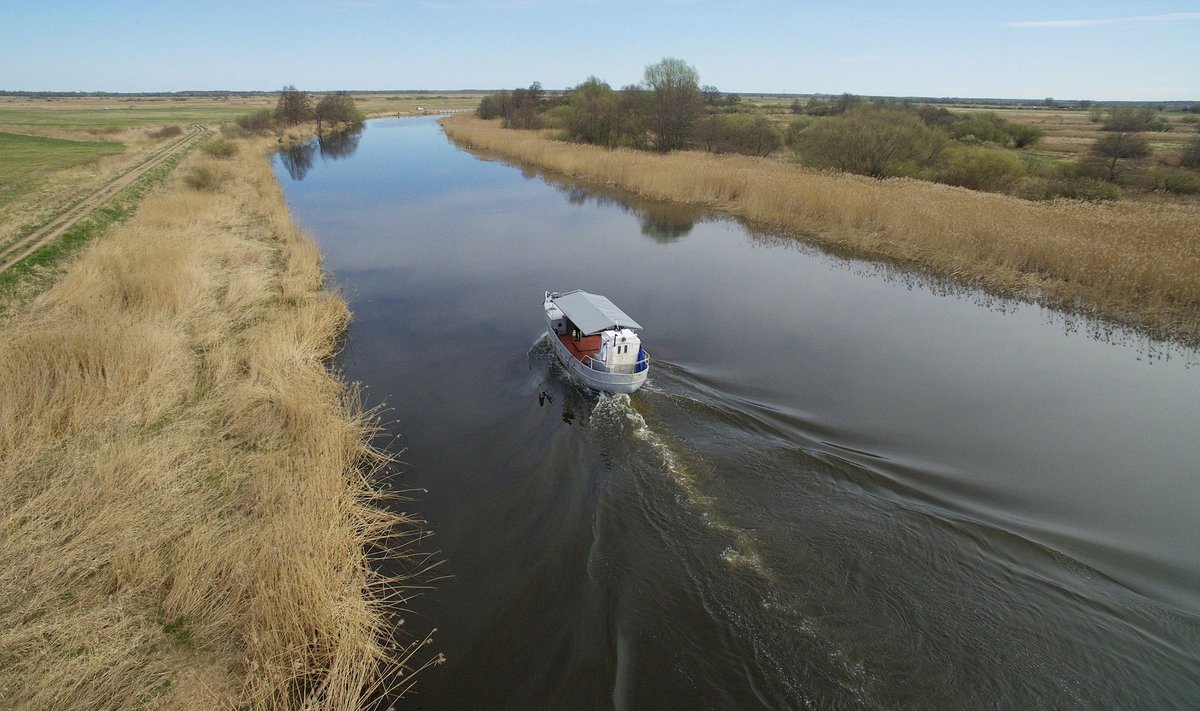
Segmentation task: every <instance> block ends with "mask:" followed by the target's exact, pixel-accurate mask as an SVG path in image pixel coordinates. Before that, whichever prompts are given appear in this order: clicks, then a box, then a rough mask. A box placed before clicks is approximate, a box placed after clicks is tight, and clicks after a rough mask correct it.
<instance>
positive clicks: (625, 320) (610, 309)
mask: <svg viewBox="0 0 1200 711" xmlns="http://www.w3.org/2000/svg"><path fill="white" fill-rule="evenodd" d="M551 300H552V301H553V302H554V305H555V306H557V307H558V308H559V309H560V310H561V311H562V312H563V314H565V315H566V317H567V318H569V319H571V323H573V324H575V327H576V328H578V329H579V330H580V331H582V332H583V334H584V335H585V336H591V335H594V334H597V333H600V332H601V331H607V330H608V329H610V328H641V327H642V326H641V324H639V323H638V322H637V321H634V320H633V319H631V318H629V315H628V314H626V313H625V312H624V311H622V310H621V309H619V308H617V307H616V305H615V304H613V302H611V301H609V300H608V299H606V298H605V297H603V296H600V295H599V294H589V293H587V292H586V291H570V292H567V293H566V294H563V295H562V296H556V297H554V298H553V299H551Z"/></svg>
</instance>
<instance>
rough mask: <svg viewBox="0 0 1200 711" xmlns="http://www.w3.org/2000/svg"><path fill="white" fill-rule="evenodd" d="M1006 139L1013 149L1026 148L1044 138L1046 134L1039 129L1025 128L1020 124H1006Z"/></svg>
mask: <svg viewBox="0 0 1200 711" xmlns="http://www.w3.org/2000/svg"><path fill="white" fill-rule="evenodd" d="M1007 131H1008V137H1009V140H1011V141H1012V147H1013V148H1028V147H1029V146H1032V145H1034V144H1035V143H1037V142H1038V141H1040V140H1042V138H1044V137H1045V135H1046V132H1045V131H1043V130H1041V129H1040V128H1034V127H1033V126H1026V125H1025V124H1021V123H1010V124H1008V129H1007Z"/></svg>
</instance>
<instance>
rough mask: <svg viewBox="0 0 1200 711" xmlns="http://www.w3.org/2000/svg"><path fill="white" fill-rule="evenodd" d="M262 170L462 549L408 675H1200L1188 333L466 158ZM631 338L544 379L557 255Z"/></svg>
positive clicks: (331, 149)
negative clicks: (623, 321) (545, 302)
mask: <svg viewBox="0 0 1200 711" xmlns="http://www.w3.org/2000/svg"><path fill="white" fill-rule="evenodd" d="M276 165H277V171H278V174H279V176H280V180H281V182H282V183H283V186H284V190H285V193H286V194H287V198H288V200H289V203H290V204H291V206H292V209H293V211H294V213H295V214H296V215H297V216H298V219H299V220H300V222H301V223H302V225H303V226H304V227H305V228H306V229H307V230H308V231H309V232H311V233H312V234H313V235H314V236H315V237H316V239H317V240H318V241H319V243H320V245H321V249H322V251H323V253H324V254H325V256H326V266H327V268H328V269H330V270H331V271H332V273H333V275H334V278H335V281H336V282H337V284H338V285H339V287H340V288H341V289H342V291H343V292H344V293H345V294H346V296H347V297H348V298H349V300H350V303H351V308H352V309H353V310H354V313H355V321H354V323H353V324H352V326H351V329H350V334H349V339H348V345H347V349H346V352H345V354H344V356H343V359H342V366H343V367H344V369H345V373H346V376H347V377H348V378H349V379H351V380H357V381H361V382H362V383H364V384H365V385H366V388H367V397H368V400H369V402H370V403H386V405H387V407H388V409H387V410H386V411H385V414H384V416H385V419H386V420H387V423H388V432H389V434H390V437H389V438H388V439H387V440H386V441H387V442H388V444H389V446H390V447H391V448H393V449H394V450H396V451H401V450H402V451H403V454H402V457H401V458H402V459H403V461H404V462H405V465H404V467H403V472H402V474H401V475H399V476H398V480H397V484H396V485H398V486H404V487H418V488H425V489H428V494H422V495H421V498H420V500H419V502H417V503H416V504H414V505H413V508H414V509H416V510H417V511H419V512H420V513H421V514H422V515H423V516H424V517H425V518H427V519H428V521H429V523H430V525H431V527H432V529H433V530H434V531H435V532H436V536H435V537H434V538H433V539H432V540H431V542H429V543H428V548H429V549H436V550H437V551H439V557H440V558H442V559H444V561H445V563H444V565H443V566H442V568H440V569H439V572H441V573H444V574H446V575H448V576H451V577H450V578H449V579H448V580H445V581H443V582H441V583H440V584H439V585H438V587H437V589H436V591H434V592H432V593H430V594H427V595H426V596H425V597H423V598H422V599H419V600H417V601H416V602H415V603H414V604H413V605H412V612H411V613H410V614H409V615H408V616H407V617H408V625H409V626H410V627H412V628H413V629H414V631H416V632H418V633H423V632H424V631H427V630H429V629H430V628H432V627H437V628H438V632H437V634H436V647H437V648H438V649H440V650H442V651H444V652H445V654H446V656H447V657H448V659H449V661H448V663H447V664H445V665H444V666H441V667H437V668H435V669H432V670H430V671H428V672H426V673H424V674H423V675H422V677H421V678H420V681H419V684H418V686H417V688H416V690H415V691H414V692H413V693H411V694H410V695H409V696H407V697H406V698H405V699H404V700H403V701H402V702H401V704H400V705H401V706H402V707H406V708H419V709H474V708H523V709H525V708H573V709H578V708H613V707H616V708H689V709H702V708H712V709H729V708H749V707H767V708H885V709H887V708H963V709H974V708H1033V707H1038V708H1144V709H1148V708H1195V707H1197V705H1200V535H1198V534H1200V476H1198V474H1200V464H1198V463H1200V365H1197V364H1198V363H1200V356H1198V354H1197V353H1196V352H1194V351H1179V350H1171V349H1166V348H1162V347H1161V346H1156V345H1155V344H1152V343H1145V342H1141V341H1138V340H1137V339H1131V341H1130V342H1126V343H1120V342H1117V343H1113V342H1110V341H1111V339H1108V340H1105V339H1097V338H1095V337H1093V336H1094V334H1089V332H1088V331H1089V328H1088V327H1087V326H1086V325H1084V326H1082V327H1078V328H1077V327H1074V326H1073V325H1072V324H1071V323H1070V322H1069V321H1067V322H1064V320H1063V319H1062V318H1061V317H1056V316H1054V315H1052V314H1048V313H1046V312H1043V311H1042V310H1041V309H1039V308H1037V307H1032V306H1027V305H1022V304H1013V303H1008V302H997V301H995V300H991V299H988V298H986V297H984V296H982V295H979V294H975V293H971V292H966V293H963V292H962V291H961V290H954V289H945V288H940V287H938V286H937V285H936V284H929V283H928V282H923V281H921V280H919V279H915V278H912V277H906V276H905V275H903V274H894V273H891V272H889V271H888V270H887V269H886V268H882V267H875V266H871V265H867V264H864V263H861V262H853V261H847V260H842V259H839V258H836V257H833V256H830V255H827V254H825V253H823V252H821V251H819V250H816V249H813V248H810V247H806V246H804V245H803V244H800V243H798V242H796V241H794V240H788V239H780V238H775V237H771V236H763V235H755V234H753V233H751V232H749V231H748V230H747V229H745V228H744V227H742V226H740V225H739V224H737V223H735V222H731V221H727V220H721V219H713V218H703V217H702V216H700V215H696V214H692V213H689V212H688V211H687V210H682V209H679V208H672V207H670V206H663V205H657V204H653V203H646V202H644V201H633V200H629V199H624V198H622V197H620V196H613V195H603V194H598V193H595V192H592V191H589V190H588V189H586V188H583V187H581V186H578V185H572V184H569V183H566V182H564V181H562V180H559V179H555V178H548V177H546V176H542V175H538V174H535V173H532V172H524V173H523V172H522V170H520V169H518V168H515V167H512V166H510V165H506V164H504V163H501V162H498V161H490V160H484V159H481V158H479V157H476V156H473V155H472V154H471V153H469V152H466V151H463V150H460V149H458V148H456V147H455V146H454V145H452V144H451V143H450V142H448V141H447V140H446V138H445V136H444V135H443V134H442V132H441V130H440V128H439V127H438V125H437V124H436V123H435V122H434V121H433V120H431V119H397V120H383V121H373V122H370V123H369V125H368V127H367V129H366V131H365V132H364V133H363V134H362V136H361V138H358V139H353V140H350V141H339V142H330V143H328V144H327V145H326V146H320V147H318V146H313V147H311V148H310V149H309V150H308V151H307V152H304V151H299V152H297V151H293V152H291V153H290V154H285V155H283V156H281V157H280V159H278V160H277V163H276ZM573 288H583V289H586V290H588V291H592V292H596V293H600V294H604V295H606V296H608V297H609V298H611V299H612V300H613V301H614V302H615V303H617V304H618V305H619V306H621V307H622V308H623V309H624V310H626V311H627V312H628V313H629V314H631V315H632V316H633V317H634V318H636V319H637V320H638V321H639V322H641V323H642V324H644V325H645V327H646V328H645V331H644V334H643V336H644V339H645V343H646V346H647V348H648V350H649V351H650V353H651V355H652V356H653V357H654V358H655V359H656V361H655V365H654V367H653V370H652V373H651V378H650V381H649V383H648V385H647V386H646V387H645V388H643V389H642V390H641V391H639V392H638V393H637V394H635V395H634V396H633V397H632V398H624V397H616V398H614V397H608V396H604V397H597V396H596V395H594V394H591V393H589V392H587V391H586V390H583V389H581V388H580V387H578V386H576V385H573V384H572V383H571V382H569V381H568V380H566V378H565V376H564V374H563V372H562V371H561V370H560V369H559V368H558V367H557V366H556V365H555V364H554V362H553V357H552V354H551V353H550V351H549V348H548V346H547V345H546V343H545V342H544V341H542V335H543V321H542V315H541V311H540V307H541V300H542V293H543V291H545V290H547V289H553V290H568V289H573Z"/></svg>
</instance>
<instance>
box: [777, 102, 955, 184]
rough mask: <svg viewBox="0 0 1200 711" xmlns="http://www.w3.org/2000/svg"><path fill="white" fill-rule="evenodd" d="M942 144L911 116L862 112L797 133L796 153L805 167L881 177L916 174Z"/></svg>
mask: <svg viewBox="0 0 1200 711" xmlns="http://www.w3.org/2000/svg"><path fill="white" fill-rule="evenodd" d="M943 145H945V136H944V134H943V133H942V132H941V131H939V130H937V129H933V128H930V127H928V126H926V125H925V123H924V122H923V121H921V119H920V118H919V117H918V116H917V115H916V114H915V113H912V112H909V111H904V110H902V109H892V108H874V107H860V108H856V109H851V110H850V111H847V112H846V113H845V114H842V115H841V116H834V117H829V118H825V119H822V120H820V121H817V122H814V123H813V125H812V126H810V127H809V128H808V129H807V130H805V131H803V132H802V133H800V135H799V140H798V141H797V145H796V149H797V153H798V154H799V156H800V158H801V160H802V161H804V162H805V163H807V164H808V165H812V166H815V167H818V168H836V169H838V170H843V171H846V172H848V173H858V174H860V175H869V176H871V177H875V178H883V177H888V176H897V175H911V174H913V173H915V172H916V171H917V170H918V169H919V168H920V167H922V166H926V165H929V164H930V163H932V162H933V161H934V160H935V159H936V158H937V156H938V154H939V153H940V152H941V149H942V146H943Z"/></svg>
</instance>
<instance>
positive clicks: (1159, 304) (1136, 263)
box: [442, 114, 1200, 346]
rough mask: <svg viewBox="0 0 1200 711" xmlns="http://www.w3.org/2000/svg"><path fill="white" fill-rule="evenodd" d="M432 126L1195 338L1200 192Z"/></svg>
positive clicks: (857, 252) (608, 180)
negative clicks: (1087, 187)
mask: <svg viewBox="0 0 1200 711" xmlns="http://www.w3.org/2000/svg"><path fill="white" fill-rule="evenodd" d="M442 126H443V127H444V128H445V130H446V133H447V135H448V136H450V138H451V139H453V140H455V141H456V142H458V143H459V144H460V145H468V146H470V147H472V148H474V149H480V150H486V151H490V152H494V153H496V154H499V155H501V156H505V157H508V158H511V159H513V160H516V161H519V162H522V163H527V164H531V165H534V166H537V167H539V168H543V169H546V170H550V171H554V172H557V173H562V174H566V175H570V176H573V177H576V178H580V179H584V180H590V181H596V182H600V183H604V184H607V185H613V186H617V187H620V188H622V189H625V190H629V191H631V192H633V193H636V194H638V195H641V196H645V197H648V198H652V199H657V200H668V201H676V202H682V203H688V204H693V205H700V206H704V207H707V208H711V209H716V210H721V211H724V212H728V213H730V214H732V215H735V216H737V217H739V218H742V219H745V220H747V221H749V222H751V223H753V224H755V225H759V226H763V227H766V228H769V229H773V230H778V231H783V232H787V233H791V234H794V235H796V236H798V237H800V238H802V239H806V240H810V241H812V242H815V243H817V244H819V245H821V246H823V247H827V248H830V249H833V250H835V251H837V252H839V253H845V254H848V255H852V256H858V257H863V258H868V259H886V260H893V261H896V262H899V263H902V264H906V265H910V266H913V267H916V268H919V269H923V270H927V271H929V272H930V273H932V274H935V275H938V276H941V277H948V278H951V279H954V280H956V281H960V282H964V283H967V284H971V285H974V286H978V287H981V288H984V289H986V290H988V291H990V292H992V293H995V294H999V295H1002V296H1008V297H1016V298H1021V299H1028V300H1032V301H1036V302H1038V303H1041V304H1044V305H1046V306H1050V307H1053V308H1059V309H1064V310H1067V311H1071V312H1077V313H1083V314H1087V315H1089V316H1093V317H1099V318H1102V319H1106V320H1109V321H1112V322H1116V323H1119V324H1122V325H1126V326H1130V327H1133V328H1136V329H1138V330H1140V331H1142V332H1145V333H1148V334H1150V335H1152V336H1154V337H1157V338H1162V339H1168V340H1175V341H1178V342H1181V343H1185V344H1189V345H1192V346H1195V345H1197V344H1200V228H1197V225H1200V204H1196V203H1156V202H1119V203H1115V204H1093V203H1081V202H1071V201H1057V202H1051V203H1034V202H1029V201H1025V200H1020V199H1017V198H1013V197H1008V196H1004V195H996V194H991V193H981V192H975V191H971V190H966V189H963V188H955V187H950V186H946V185H938V184H933V183H927V182H922V181H916V180H907V179H891V180H882V181H880V180H873V179H870V178H864V177H861V176H854V175H845V174H835V173H828V172H819V171H813V170H807V169H804V168H800V167H797V166H794V165H790V164H785V163H782V162H780V161H777V160H774V159H771V158H749V157H743V156H717V155H710V154H704V153H696V152H677V153H671V154H667V155H661V154H652V153H646V152H639V151H630V150H607V149H603V148H598V147H595V146H587V145H580V144H571V143H564V142H561V141H557V140H554V139H553V138H550V137H549V136H547V135H546V134H544V133H539V132H533V131H516V130H507V129H502V128H500V126H499V123H498V122H495V121H483V120H480V119H478V118H476V117H474V116H470V115H465V114H458V115H455V116H451V117H448V118H446V119H443V120H442Z"/></svg>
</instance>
